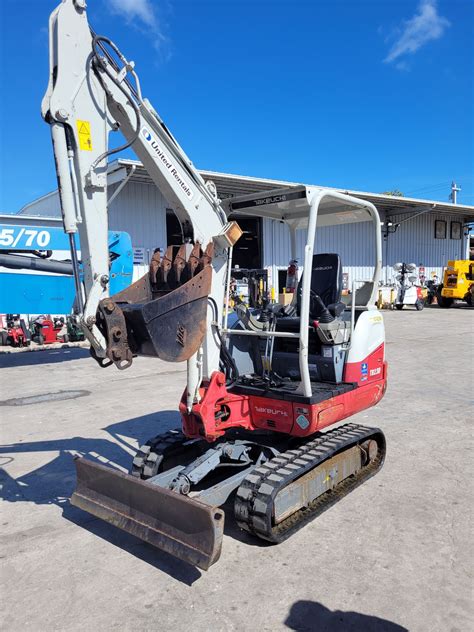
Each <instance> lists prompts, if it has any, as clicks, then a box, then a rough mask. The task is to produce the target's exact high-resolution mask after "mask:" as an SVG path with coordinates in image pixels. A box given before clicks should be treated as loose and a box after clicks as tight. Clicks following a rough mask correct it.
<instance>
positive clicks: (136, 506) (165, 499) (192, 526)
mask: <svg viewBox="0 0 474 632" xmlns="http://www.w3.org/2000/svg"><path fill="white" fill-rule="evenodd" d="M76 471H77V488H76V491H75V492H74V493H73V495H72V497H71V503H72V504H73V505H75V506H76V507H79V508H80V509H83V510H84V511H87V512H89V513H91V514H93V515H94V516H96V517H97V518H101V519H102V520H105V521H106V522H110V523H111V524H113V525H115V526H116V527H119V528H120V529H123V530H124V531H127V532H128V533H131V534H132V535H134V536H136V537H138V538H140V539H141V540H144V541H145V542H148V543H149V544H152V545H153V546H155V547H157V548H159V549H163V550H164V551H166V552H167V553H170V554H171V555H174V556H175V557H178V558H179V559H181V560H184V561H186V562H189V563H190V564H193V565H195V566H198V567H199V568H202V569H203V570H207V569H208V568H209V567H210V566H211V565H212V564H214V563H215V562H217V560H218V559H219V556H220V553H221V547H222V536H223V531H224V512H223V511H222V510H221V509H219V508H217V507H212V506H210V505H206V504H204V503H201V502H198V501H197V500H193V499H192V498H189V497H187V496H182V495H180V494H178V493H176V492H172V491H169V490H167V489H164V488H162V487H158V486H156V485H153V484H152V483H149V482H148V481H143V480H140V479H138V478H135V477H133V476H129V475H128V474H123V473H122V472H119V471H117V470H113V469H111V468H110V467H105V466H104V465H100V464H98V463H94V462H92V461H88V460H86V459H84V458H77V459H76Z"/></svg>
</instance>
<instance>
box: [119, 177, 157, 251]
mask: <svg viewBox="0 0 474 632" xmlns="http://www.w3.org/2000/svg"><path fill="white" fill-rule="evenodd" d="M116 186H117V185H113V186H112V187H110V189H109V191H110V193H109V195H113V192H114V190H115V188H116ZM167 206H168V203H167V201H166V200H165V198H164V197H163V195H162V194H161V193H160V191H159V190H158V189H157V188H156V186H155V185H154V184H147V183H143V182H129V183H128V184H126V185H125V187H124V188H123V190H122V191H120V193H119V194H118V195H117V197H116V198H115V199H114V200H113V201H112V204H111V205H110V215H109V225H110V228H111V229H113V230H123V231H126V232H127V233H129V235H130V237H131V238H132V244H133V247H134V248H144V249H145V252H146V255H148V254H150V256H151V255H152V254H153V250H154V249H155V248H166V245H167V244H166V208H167ZM147 259H148V257H146V260H147Z"/></svg>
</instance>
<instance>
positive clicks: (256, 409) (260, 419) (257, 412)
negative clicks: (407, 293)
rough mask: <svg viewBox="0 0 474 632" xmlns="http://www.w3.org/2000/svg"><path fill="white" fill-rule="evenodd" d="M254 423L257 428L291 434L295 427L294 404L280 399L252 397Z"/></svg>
mask: <svg viewBox="0 0 474 632" xmlns="http://www.w3.org/2000/svg"><path fill="white" fill-rule="evenodd" d="M250 411H251V415H252V422H253V425H254V426H255V427H256V428H265V429H266V430H269V429H271V430H276V431H277V432H287V433H288V434H289V433H290V432H291V428H292V427H293V404H292V402H285V401H283V400H279V399H269V398H266V397H250Z"/></svg>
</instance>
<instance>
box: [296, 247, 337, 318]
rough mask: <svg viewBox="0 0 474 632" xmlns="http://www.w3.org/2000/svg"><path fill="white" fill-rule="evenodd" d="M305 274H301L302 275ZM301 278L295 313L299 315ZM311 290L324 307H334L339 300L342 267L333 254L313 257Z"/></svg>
mask: <svg viewBox="0 0 474 632" xmlns="http://www.w3.org/2000/svg"><path fill="white" fill-rule="evenodd" d="M304 274H305V273H304V272H303V275H304ZM302 287H303V276H301V279H300V282H299V283H298V294H297V311H298V315H299V313H300V305H301V288H302ZM311 290H312V291H313V292H314V293H315V294H317V295H318V296H320V297H321V300H322V301H323V303H324V305H325V306H326V307H328V305H334V304H335V303H338V302H339V301H340V300H341V292H342V266H341V258H340V257H339V255H337V254H334V253H324V254H318V255H314V256H313V265H312V266H311Z"/></svg>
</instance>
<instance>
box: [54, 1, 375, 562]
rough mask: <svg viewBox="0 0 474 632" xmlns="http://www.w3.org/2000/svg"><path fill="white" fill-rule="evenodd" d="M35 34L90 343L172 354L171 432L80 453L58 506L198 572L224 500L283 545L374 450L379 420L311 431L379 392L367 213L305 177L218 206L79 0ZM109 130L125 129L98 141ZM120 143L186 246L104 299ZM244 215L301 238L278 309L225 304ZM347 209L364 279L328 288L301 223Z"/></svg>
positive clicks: (344, 487) (81, 317) (310, 235)
mask: <svg viewBox="0 0 474 632" xmlns="http://www.w3.org/2000/svg"><path fill="white" fill-rule="evenodd" d="M49 32H50V35H49V42H50V43H49V46H50V80H49V85H48V88H47V92H46V95H45V97H44V100H43V104H42V114H43V117H44V119H45V121H46V122H47V123H48V124H49V125H50V126H51V134H52V140H53V148H54V155H55V161H56V169H57V176H58V182H59V192H60V199H61V207H62V215H63V222H64V230H65V231H66V233H68V234H69V236H70V243H71V256H72V262H73V267H74V270H75V276H76V282H77V287H78V295H77V297H76V303H75V305H76V307H77V312H78V313H77V318H78V321H79V323H80V326H81V327H82V329H83V331H84V335H85V337H86V338H87V339H88V340H89V342H90V344H91V354H92V356H93V358H94V359H95V360H96V361H97V362H98V364H99V365H100V366H101V367H108V366H110V365H115V366H116V367H117V368H118V369H121V370H123V369H126V368H128V367H130V365H131V364H132V362H133V359H134V358H135V357H136V356H147V357H157V358H161V359H162V360H166V361H168V362H183V361H186V363H187V382H186V386H185V388H184V392H183V395H182V398H181V401H180V403H179V410H180V413H181V419H182V428H181V430H180V431H171V432H167V433H165V434H161V435H158V436H156V437H153V438H151V439H150V440H149V441H147V442H146V443H145V445H142V446H141V447H140V448H139V450H138V451H137V453H136V456H135V458H134V459H133V463H132V464H131V470H130V473H129V474H125V473H123V472H120V471H117V470H115V469H112V468H110V467H105V466H104V465H102V464H100V463H97V462H94V461H91V460H88V459H86V458H79V459H77V460H76V468H77V487H76V490H75V492H74V494H73V496H72V498H71V502H72V503H73V504H74V505H76V506H78V507H81V508H82V509H84V510H86V511H88V512H90V513H91V514H93V515H95V516H98V517H100V518H102V519H103V520H106V521H108V522H110V523H112V524H114V525H116V526H118V527H120V528H122V529H124V530H126V531H128V532H130V533H132V534H134V535H136V536H138V537H139V538H141V539H143V540H145V541H147V542H149V543H151V544H152V545H155V546H156V547H158V548H161V549H164V550H166V551H168V552H169V553H171V554H173V555H175V556H177V557H179V558H181V559H184V560H186V561H188V562H190V563H192V564H195V565H197V566H199V567H200V568H203V569H207V568H209V566H210V565H211V564H213V563H214V562H216V560H217V559H218V558H219V555H220V551H221V545H222V537H223V527H224V512H223V510H222V509H221V508H220V507H221V506H223V505H224V504H226V503H227V506H230V507H232V505H231V503H233V512H234V514H235V518H236V521H237V523H238V524H239V525H240V527H241V528H242V529H245V530H246V531H248V532H250V533H251V534H253V535H254V536H256V537H258V538H262V539H264V540H267V541H269V542H273V543H278V542H281V541H283V540H285V539H286V538H288V537H289V536H290V535H291V534H292V533H294V532H295V531H296V530H298V529H299V528H300V527H302V526H303V525H305V524H307V523H308V522H309V521H311V520H312V519H313V518H315V517H316V516H318V515H319V514H321V512H323V511H324V510H326V509H327V508H328V507H330V506H331V505H333V504H334V503H336V502H337V501H339V500H340V499H341V498H342V497H343V496H345V495H346V494H347V493H349V492H350V491H352V490H353V489H354V488H356V487H357V486H358V485H360V484H361V483H363V482H364V481H366V480H367V479H368V478H370V477H371V476H373V475H374V474H375V473H376V472H377V471H378V470H379V469H380V468H381V466H382V464H383V461H384V456H385V439H384V435H383V433H382V432H381V431H380V430H379V429H377V428H368V427H365V426H362V425H359V424H356V423H346V424H344V425H338V426H337V427H336V428H334V429H331V430H328V431H326V432H324V433H323V432H321V430H323V429H325V428H328V427H330V426H332V425H334V424H336V423H337V422H340V421H341V420H343V419H347V418H348V417H350V416H351V415H353V414H355V413H358V412H360V411H362V410H365V409H367V408H368V407H370V406H374V405H375V404H377V403H378V402H379V401H380V400H381V398H382V397H383V395H384V393H385V388H386V380H387V364H386V362H385V356H384V324H383V320H382V316H381V315H380V313H379V312H378V311H377V309H376V307H375V301H376V295H377V290H378V281H379V276H380V270H381V231H380V220H379V215H378V213H377V210H376V209H375V207H374V206H373V205H372V204H370V203H369V202H366V201H363V200H360V199H357V198H354V197H351V196H348V195H342V194H340V193H337V192H334V191H330V190H325V189H320V188H314V187H306V186H297V187H293V188H290V189H278V190H273V191H268V192H265V193H261V192H260V193H258V194H254V195H246V196H242V197H235V198H231V199H230V200H227V201H226V202H225V203H223V202H222V201H221V200H220V199H219V198H218V196H217V191H216V187H215V185H214V184H213V183H212V182H209V181H204V180H203V179H202V177H201V176H200V174H199V173H198V172H197V170H196V169H195V168H194V166H193V164H192V163H191V161H190V160H189V158H188V157H187V156H186V154H185V153H184V151H183V150H182V149H181V147H180V146H179V145H178V143H177V141H176V140H175V139H174V137H173V136H172V135H171V133H170V132H169V130H168V129H167V127H166V126H165V124H164V123H163V121H162V120H161V118H160V117H159V115H158V114H157V112H156V111H155V110H154V109H153V107H152V106H151V104H150V102H149V101H148V100H147V99H145V98H144V97H143V96H142V92H141V86H140V82H139V80H138V77H137V75H136V73H135V69H134V63H133V62H131V61H128V59H126V58H125V57H124V55H123V54H122V53H121V52H120V51H119V49H118V48H117V46H116V45H115V44H114V43H113V42H111V41H110V40H109V39H107V38H106V37H102V36H98V35H96V34H95V33H94V31H93V30H92V29H91V28H90V26H89V24H88V21H87V16H86V10H85V2H84V0H63V2H62V3H61V4H60V5H59V7H58V8H57V9H56V10H55V11H54V12H53V13H52V15H51V18H50V29H49ZM117 129H119V130H120V131H121V132H122V134H123V136H124V138H125V141H126V142H125V144H123V145H122V146H121V147H118V148H116V149H109V148H108V136H109V132H112V131H115V130H117ZM126 147H132V148H133V149H134V151H135V152H136V154H137V156H138V157H139V158H140V160H141V161H142V162H143V165H144V166H145V168H146V169H147V171H148V173H149V175H150V177H151V178H152V179H153V181H154V182H155V184H156V186H157V187H158V188H159V189H160V191H161V192H162V193H163V195H164V196H165V197H166V199H167V200H168V202H169V204H170V206H172V207H173V209H174V211H175V213H176V215H177V217H178V219H179V221H180V223H181V227H182V231H183V235H184V243H183V244H182V245H181V246H180V247H179V248H177V249H176V248H175V249H173V247H171V246H170V247H169V248H168V249H167V250H166V252H164V253H163V254H160V253H159V251H157V252H156V253H155V254H154V256H153V258H152V261H151V264H150V268H149V272H148V273H147V274H146V275H145V276H143V277H142V278H141V279H140V280H138V281H137V282H135V283H134V284H132V285H131V286H129V287H128V288H126V289H124V290H122V291H120V292H119V293H117V294H114V295H113V296H109V261H108V249H107V179H106V176H107V158H108V157H109V156H111V155H112V154H113V153H115V152H117V151H119V150H122V149H125V148H126ZM245 215H250V216H252V217H254V216H260V217H264V218H270V219H274V220H278V221H280V222H284V223H285V224H286V225H287V226H288V229H289V235H290V240H291V246H292V255H291V256H292V258H293V259H296V258H297V252H296V244H297V242H298V241H301V236H302V235H303V237H304V242H305V245H304V258H303V259H301V256H300V257H299V260H300V263H302V264H303V274H302V277H301V278H300V279H299V281H298V284H297V288H296V291H295V292H294V297H293V302H292V303H291V304H290V305H286V306H282V305H274V304H270V303H269V302H268V301H262V305H261V306H258V308H257V309H249V308H248V307H247V306H246V305H245V304H243V302H242V301H239V299H238V297H237V296H235V297H232V298H233V299H234V305H235V310H234V312H233V313H232V314H230V315H229V314H228V313H227V309H224V305H226V306H228V305H229V300H230V298H231V297H230V293H231V270H232V251H233V246H234V244H235V243H236V241H237V240H238V239H239V237H240V235H241V232H242V231H241V230H240V228H239V226H238V224H237V223H236V222H235V221H230V220H229V217H235V216H245ZM358 222H370V223H371V225H372V227H373V275H372V277H371V278H370V279H365V280H364V279H362V280H360V281H359V280H354V281H353V283H352V292H351V293H350V294H349V295H348V296H342V262H341V259H340V257H339V256H338V254H335V253H315V252H314V244H315V238H316V231H317V229H318V228H319V227H321V226H322V227H324V226H332V225H335V224H337V225H340V224H344V223H348V224H349V225H351V224H354V223H358ZM77 232H78V233H79V240H80V249H81V258H82V271H83V275H82V276H81V271H80V270H79V266H78V263H77V252H76V244H75V238H74V236H75V234H76V233H77ZM231 511H232V509H231Z"/></svg>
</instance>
